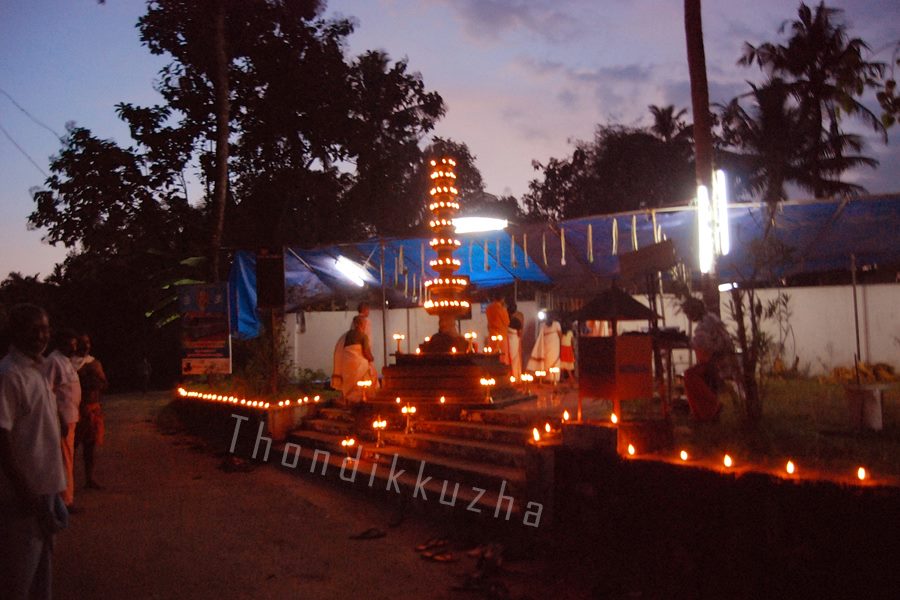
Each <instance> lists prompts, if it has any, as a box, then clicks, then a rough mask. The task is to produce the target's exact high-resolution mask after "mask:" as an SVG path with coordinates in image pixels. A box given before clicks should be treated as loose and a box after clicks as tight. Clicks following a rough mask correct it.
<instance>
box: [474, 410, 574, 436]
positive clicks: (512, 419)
mask: <svg viewBox="0 0 900 600" xmlns="http://www.w3.org/2000/svg"><path fill="white" fill-rule="evenodd" d="M461 418H462V419H463V420H464V421H468V422H469V423H483V424H485V425H497V426H501V427H513V428H518V429H526V430H528V431H531V429H532V428H533V427H538V428H542V427H543V426H544V423H546V422H547V421H548V419H547V417H546V416H544V415H536V414H533V413H529V412H513V411H497V410H481V409H476V410H470V411H466V413H465V414H464V415H463V416H462V417H461ZM558 421H559V418H557V419H556V420H555V422H558Z"/></svg>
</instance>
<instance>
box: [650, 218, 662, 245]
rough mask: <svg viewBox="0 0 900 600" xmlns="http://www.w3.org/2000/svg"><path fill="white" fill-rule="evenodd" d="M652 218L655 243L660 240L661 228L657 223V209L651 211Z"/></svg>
mask: <svg viewBox="0 0 900 600" xmlns="http://www.w3.org/2000/svg"><path fill="white" fill-rule="evenodd" d="M650 218H651V219H652V220H653V243H654V244H658V243H659V241H660V240H659V228H658V227H657V225H656V211H655V210H651V211H650Z"/></svg>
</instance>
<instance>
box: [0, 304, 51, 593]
mask: <svg viewBox="0 0 900 600" xmlns="http://www.w3.org/2000/svg"><path fill="white" fill-rule="evenodd" d="M9 337H10V340H11V342H12V345H11V346H10V349H9V352H8V353H7V355H6V356H5V357H4V358H3V360H2V361H0V540H2V543H0V590H2V591H3V594H4V597H5V598H10V599H16V600H18V599H23V600H24V599H26V598H42V599H43V598H47V599H49V598H50V597H51V576H52V570H51V554H52V549H53V535H54V534H55V533H56V532H57V531H58V530H59V529H61V528H63V527H64V526H65V521H66V517H67V514H66V509H65V506H63V504H62V500H61V498H60V497H59V494H60V492H62V491H63V490H64V489H65V487H66V474H65V470H64V468H63V461H62V455H61V453H60V450H59V418H58V416H57V408H56V402H55V400H54V398H53V392H52V391H51V390H50V385H49V383H48V382H47V378H46V377H45V375H44V365H43V363H44V359H43V358H42V357H41V353H42V352H43V351H44V349H45V348H46V347H47V342H48V340H49V338H50V324H49V322H48V320H47V313H46V312H44V310H43V309H42V308H40V307H38V306H35V305H33V304H20V305H17V306H14V307H13V308H12V310H11V311H10V313H9Z"/></svg>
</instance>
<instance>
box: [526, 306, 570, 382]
mask: <svg viewBox="0 0 900 600" xmlns="http://www.w3.org/2000/svg"><path fill="white" fill-rule="evenodd" d="M561 337H562V327H561V326H560V324H559V321H557V320H555V319H554V318H553V317H551V316H550V315H549V314H548V315H547V320H546V321H544V322H543V323H541V327H540V328H539V329H538V336H537V339H536V340H535V342H534V348H533V349H532V350H531V358H529V359H528V370H529V371H546V372H547V376H546V380H547V381H559V373H551V372H550V368H551V367H559V342H560V338H561Z"/></svg>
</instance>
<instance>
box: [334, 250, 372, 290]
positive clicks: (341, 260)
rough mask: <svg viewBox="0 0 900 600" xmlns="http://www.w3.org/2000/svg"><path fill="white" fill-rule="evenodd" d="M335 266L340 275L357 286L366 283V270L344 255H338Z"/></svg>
mask: <svg viewBox="0 0 900 600" xmlns="http://www.w3.org/2000/svg"><path fill="white" fill-rule="evenodd" d="M335 268H337V270H338V271H340V272H341V275H343V276H344V277H346V278H347V279H348V280H349V281H351V282H353V283H355V284H356V285H358V286H359V287H363V286H365V285H366V277H367V276H368V272H367V271H366V270H365V269H363V268H362V267H361V266H360V265H358V264H356V263H355V262H353V261H352V260H350V259H348V258H346V257H345V256H338V259H337V261H335Z"/></svg>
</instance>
